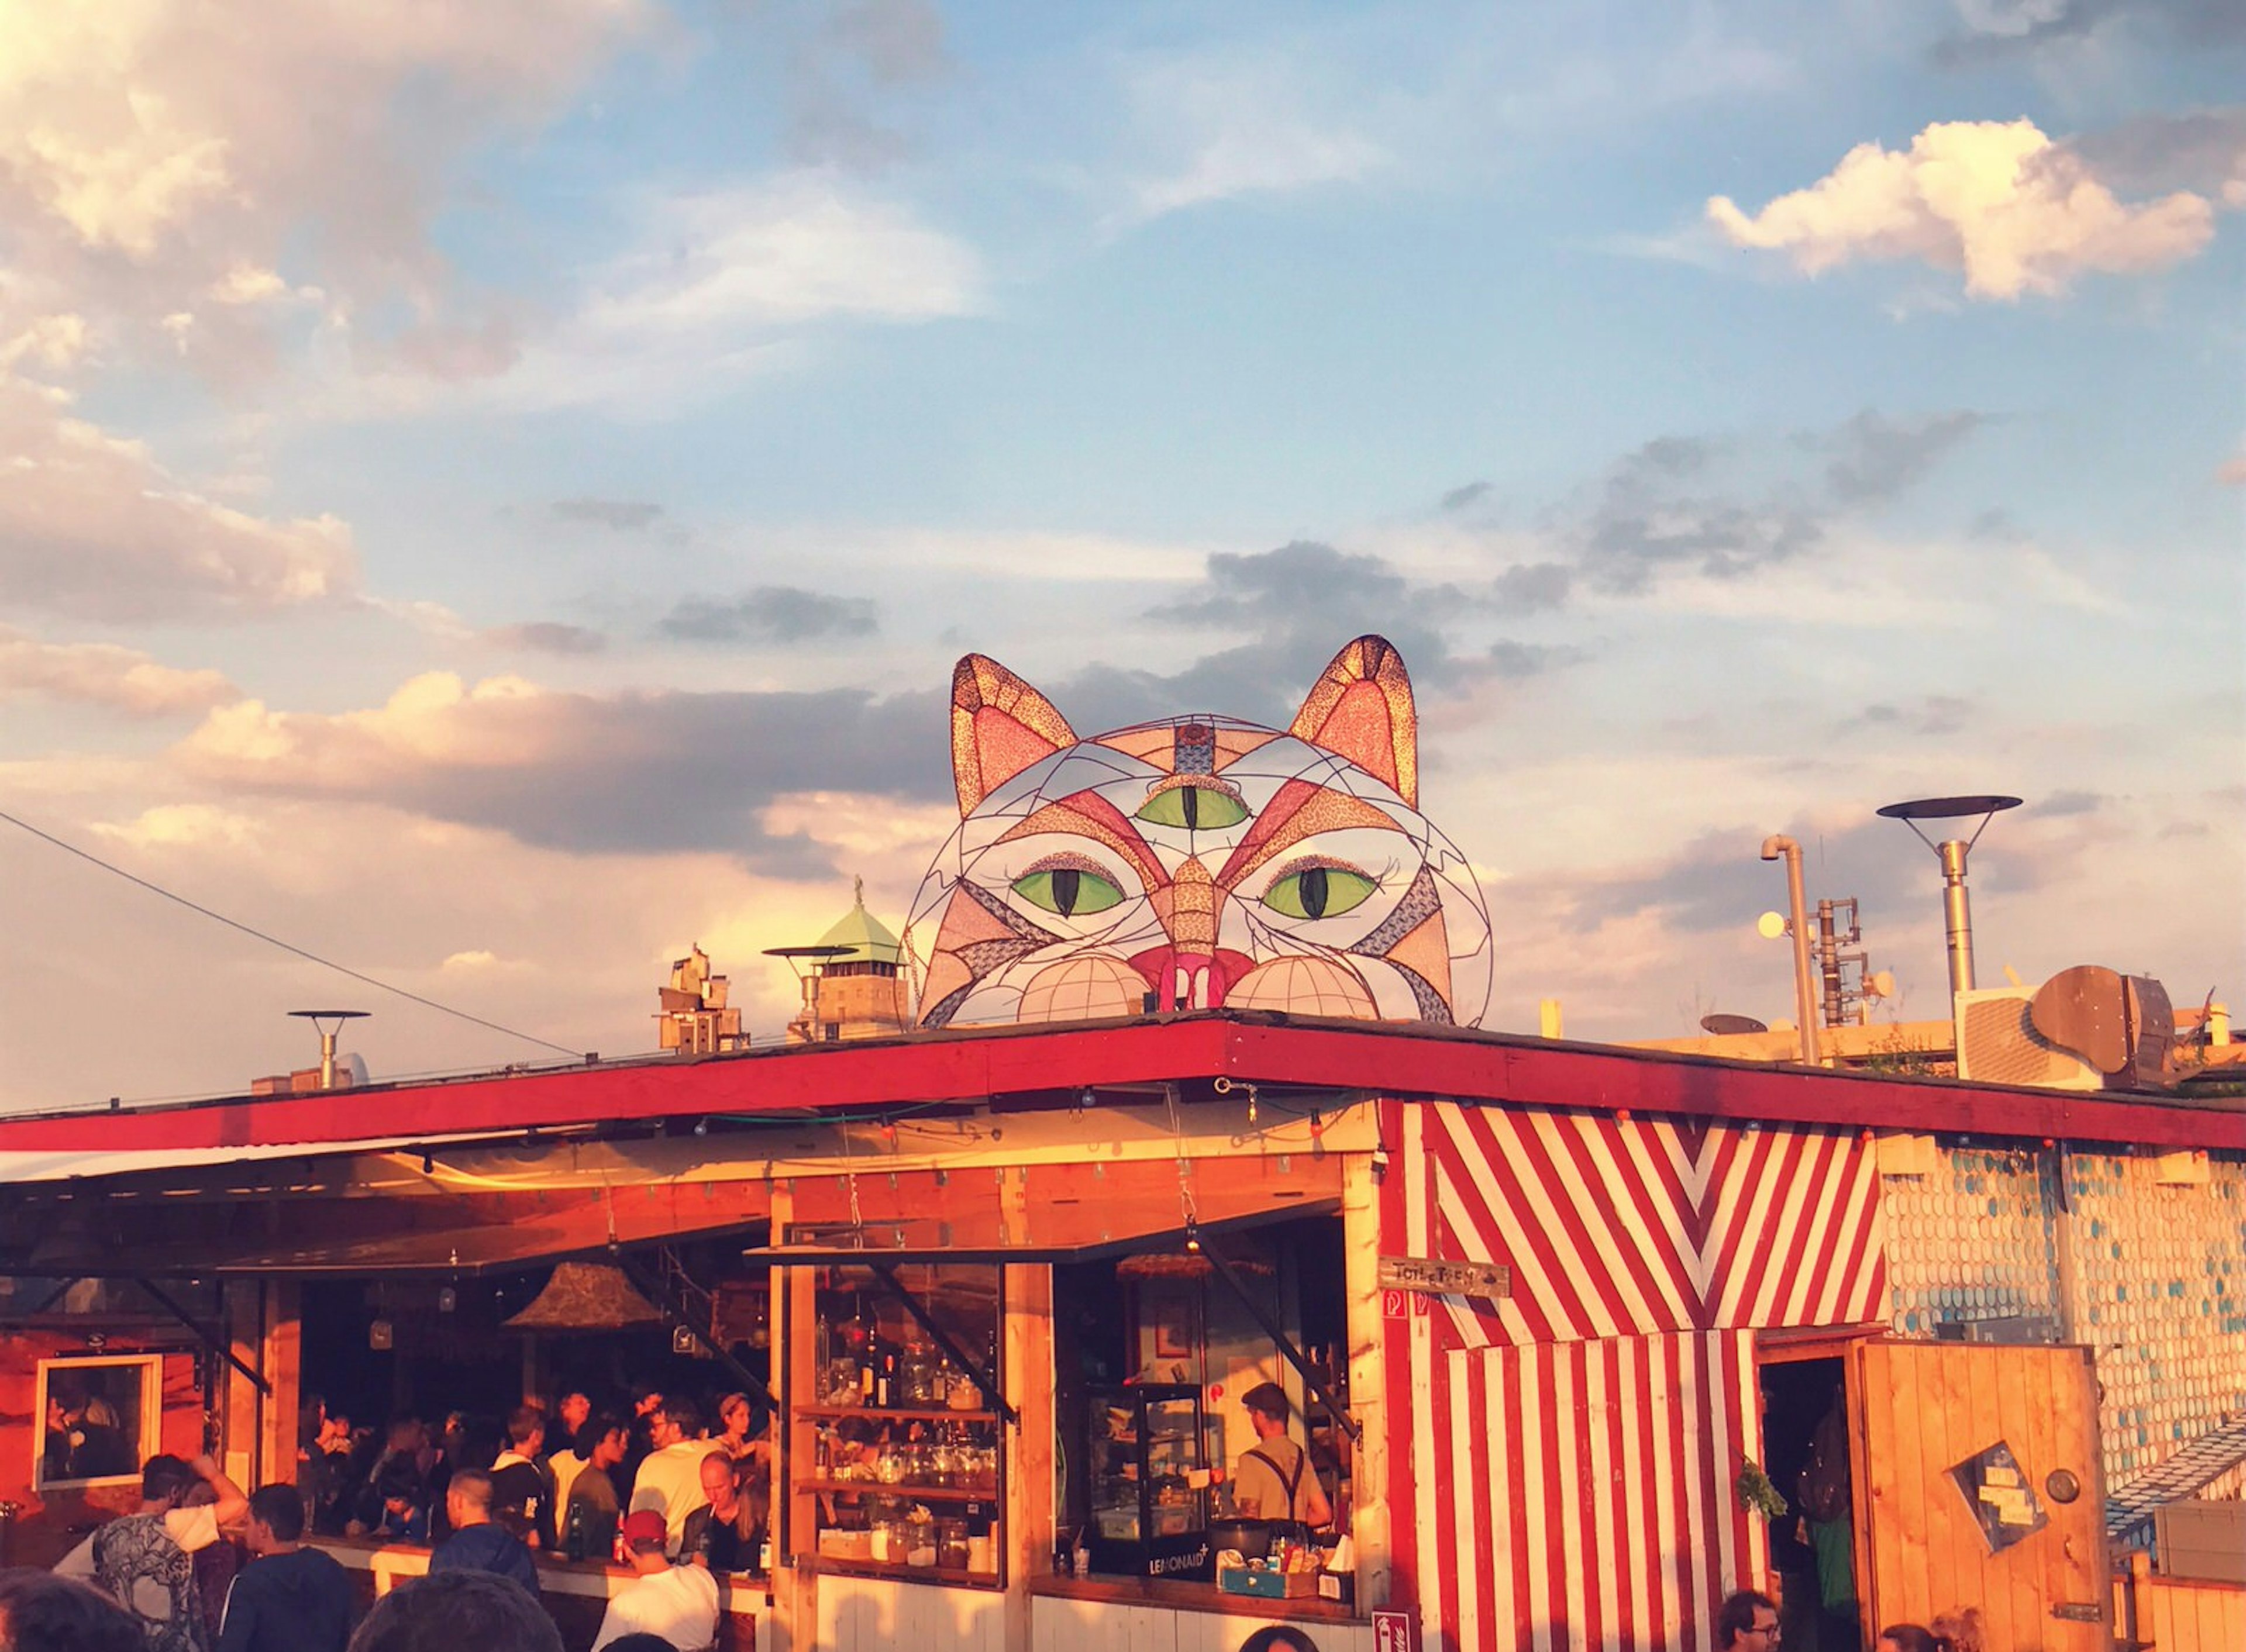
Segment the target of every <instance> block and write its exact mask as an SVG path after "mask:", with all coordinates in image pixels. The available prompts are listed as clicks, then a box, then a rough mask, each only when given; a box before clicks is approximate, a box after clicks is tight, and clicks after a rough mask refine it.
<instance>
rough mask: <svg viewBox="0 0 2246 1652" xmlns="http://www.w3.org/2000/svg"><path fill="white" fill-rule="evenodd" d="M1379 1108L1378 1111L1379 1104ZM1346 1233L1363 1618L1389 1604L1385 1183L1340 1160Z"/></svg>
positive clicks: (1355, 1537)
mask: <svg viewBox="0 0 2246 1652" xmlns="http://www.w3.org/2000/svg"><path fill="white" fill-rule="evenodd" d="M1376 1105H1378V1104H1376ZM1341 1178H1342V1180H1341V1189H1342V1192H1341V1233H1342V1271H1343V1280H1344V1291H1345V1292H1346V1295H1347V1309H1348V1325H1349V1409H1350V1413H1351V1415H1352V1416H1353V1417H1356V1418H1357V1420H1358V1424H1359V1425H1360V1426H1362V1428H1363V1429H1364V1433H1363V1435H1362V1436H1361V1437H1360V1438H1358V1442H1357V1453H1356V1459H1355V1462H1354V1464H1353V1465H1352V1468H1351V1476H1350V1483H1351V1490H1352V1492H1353V1493H1354V1496H1353V1500H1352V1506H1351V1519H1350V1537H1351V1540H1352V1541H1353V1542H1354V1544H1355V1546H1356V1548H1357V1603H1358V1609H1359V1610H1361V1611H1370V1610H1371V1608H1374V1607H1380V1606H1385V1605H1387V1604H1388V1591H1389V1583H1390V1576H1391V1568H1392V1560H1391V1556H1392V1549H1391V1547H1390V1545H1391V1541H1392V1538H1391V1533H1390V1530H1389V1526H1390V1510H1389V1506H1388V1361H1387V1358H1386V1356H1385V1347H1386V1344H1385V1336H1386V1334H1387V1328H1386V1326H1385V1323H1384V1322H1383V1321H1382V1319H1381V1315H1380V1271H1379V1261H1380V1184H1379V1183H1378V1182H1377V1181H1376V1180H1373V1173H1372V1160H1371V1159H1370V1158H1369V1157H1367V1156H1366V1155H1365V1154H1361V1153H1351V1154H1350V1155H1349V1156H1348V1157H1347V1158H1345V1159H1343V1160H1342V1167H1341Z"/></svg>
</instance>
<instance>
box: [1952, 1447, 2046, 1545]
mask: <svg viewBox="0 0 2246 1652" xmlns="http://www.w3.org/2000/svg"><path fill="white" fill-rule="evenodd" d="M1950 1479H1951V1480H1953V1481H1955V1482H1956V1484H1957V1489H1958V1491H1959V1492H1962V1493H1964V1498H1965V1506H1966V1507H1967V1508H1969V1509H1970V1510H1971V1511H1972V1512H1973V1520H1974V1523H1975V1524H1976V1525H1977V1526H1979V1527H1980V1528H1981V1536H1982V1539H1983V1540H1984V1541H1985V1542H1986V1543H1987V1544H1988V1546H1989V1552H1990V1553H1991V1554H1997V1553H2002V1552H2003V1551H2004V1550H2005V1549H2008V1548H2010V1547H2011V1546H2012V1545H2013V1544H2015V1543H2017V1542H2018V1541H2019V1540H2021V1539H2022V1538H2025V1537H2030V1536H2032V1535H2033V1534H2034V1533H2038V1532H2040V1531H2041V1530H2043V1528H2044V1527H2045V1526H2048V1525H2050V1524H2051V1516H2050V1515H2048V1514H2046V1513H2044V1507H2043V1505H2042V1504H2041V1503H2040V1502H2038V1500H2037V1499H2036V1494H2035V1487H2034V1486H2033V1485H2031V1484H2029V1481H2028V1477H2027V1473H2026V1472H2025V1470H2023V1469H2022V1468H2021V1467H2020V1465H2019V1459H2018V1458H2015V1457H2014V1456H2013V1455H2012V1448H2011V1446H2009V1445H2006V1444H2005V1443H2004V1441H2002V1440H1998V1442H1997V1443H1996V1444H1995V1445H1991V1446H1990V1447H1988V1448H1987V1449H1986V1450H1985V1451H1976V1452H1974V1453H1973V1455H1972V1456H1970V1457H1969V1458H1966V1459H1965V1460H1964V1462H1962V1463H1959V1464H1957V1465H1955V1466H1954V1467H1952V1468H1951V1469H1950Z"/></svg>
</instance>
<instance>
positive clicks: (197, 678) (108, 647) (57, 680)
mask: <svg viewBox="0 0 2246 1652" xmlns="http://www.w3.org/2000/svg"><path fill="white" fill-rule="evenodd" d="M18 694H42V695H45V696H47V697H49V698H51V699H57V700H71V701H77V702H78V703H80V704H87V705H102V706H108V707H110V708H111V709H112V710H119V711H125V712H129V713H131V714H132V715H133V716H135V717H160V716H162V715H163V714H165V713H167V712H172V711H201V710H205V709H206V708H208V707H210V706H213V705H218V704H222V703H224V702H226V701H228V700H232V699H236V698H239V697H240V691H239V690H236V689H235V686H234V684H233V683H229V682H228V681H227V680H226V675H225V673H223V672H221V671H210V670H179V669H177V668H176V667H174V666H168V665H160V664H158V663H156V662H155V661H154V660H153V659H151V658H149V656H147V655H146V654H143V653H141V652H140V650H139V649H128V648H119V647H117V646H115V645H114V644H112V643H107V642H40V641H39V640H38V639H37V637H32V636H25V635H24V633H23V632H21V631H18V630H15V629H11V628H10V627H8V626H4V625H0V699H6V698H7V697H10V696H11V695H18Z"/></svg>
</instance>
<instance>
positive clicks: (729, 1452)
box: [711, 1394, 766, 1462]
mask: <svg viewBox="0 0 2246 1652" xmlns="http://www.w3.org/2000/svg"><path fill="white" fill-rule="evenodd" d="M758 1421H759V1418H758V1417H757V1410H756V1407H755V1406H753V1405H752V1404H749V1397H748V1396H747V1395H746V1394H728V1395H726V1396H725V1398H723V1399H721V1400H719V1401H718V1434H717V1438H715V1439H713V1440H712V1441H711V1445H716V1446H718V1447H719V1448H720V1449H721V1450H723V1451H725V1455H726V1456H728V1457H730V1458H732V1459H733V1460H734V1461H735V1462H738V1461H739V1460H740V1459H741V1458H745V1457H754V1458H759V1460H761V1459H762V1458H764V1456H765V1454H766V1441H765V1440H764V1439H763V1438H760V1437H759V1431H758V1429H757V1423H758Z"/></svg>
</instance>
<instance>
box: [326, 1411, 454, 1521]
mask: <svg viewBox="0 0 2246 1652" xmlns="http://www.w3.org/2000/svg"><path fill="white" fill-rule="evenodd" d="M427 1443H428V1430H427V1429H426V1428H425V1427H424V1426H423V1425H422V1423H421V1419H420V1418H419V1417H398V1418H397V1419H396V1420H395V1421H394V1422H392V1423H391V1425H390V1435H389V1439H388V1442H387V1444H385V1445H384V1447H383V1451H382V1455H381V1456H379V1457H378V1458H375V1459H374V1463H373V1465H372V1466H371V1468H370V1469H369V1470H368V1472H367V1476H366V1483H365V1485H363V1486H362V1487H360V1488H359V1489H358V1490H357V1492H356V1494H355V1496H354V1499H353V1505H354V1513H353V1514H352V1518H351V1520H350V1521H349V1522H348V1523H347V1524H346V1525H345V1526H344V1533H345V1534H346V1535H347V1536H351V1537H361V1536H365V1537H373V1538H378V1539H383V1540H387V1541H390V1542H393V1543H425V1542H427V1541H428V1540H429V1519H430V1506H431V1504H432V1501H433V1500H434V1499H433V1494H432V1492H431V1489H430V1486H429V1483H428V1480H427V1478H426V1477H425V1475H424V1474H423V1472H422V1468H421V1462H422V1457H423V1448H424V1447H425V1445H427ZM313 1529H314V1530H315V1531H317V1530H319V1529H320V1528H319V1526H317V1524H316V1523H315V1525H314V1527H313Z"/></svg>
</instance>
